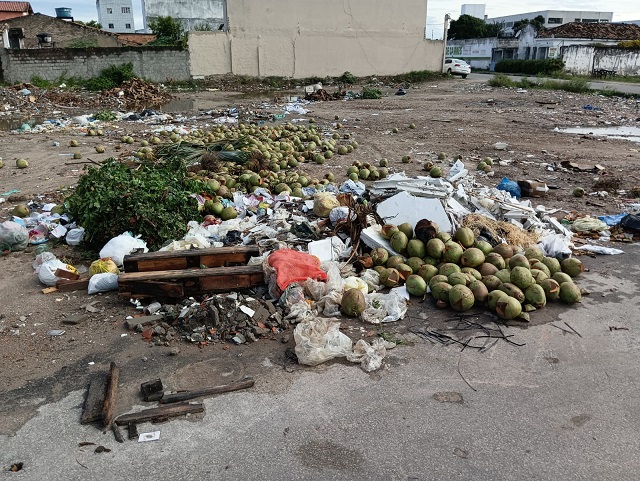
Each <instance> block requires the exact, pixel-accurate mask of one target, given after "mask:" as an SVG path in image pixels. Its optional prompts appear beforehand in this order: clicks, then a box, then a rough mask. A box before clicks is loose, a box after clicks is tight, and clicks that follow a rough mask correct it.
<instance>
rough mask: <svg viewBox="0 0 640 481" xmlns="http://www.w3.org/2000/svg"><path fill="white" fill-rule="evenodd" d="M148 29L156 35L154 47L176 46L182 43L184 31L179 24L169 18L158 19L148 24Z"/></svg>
mask: <svg viewBox="0 0 640 481" xmlns="http://www.w3.org/2000/svg"><path fill="white" fill-rule="evenodd" d="M149 28H150V29H151V31H152V32H153V33H154V34H155V35H156V37H157V38H156V40H155V41H154V42H153V44H154V45H176V44H179V43H181V42H182V37H183V36H184V29H183V28H182V24H181V23H180V22H177V21H175V20H174V19H173V18H172V17H171V16H167V17H158V18H156V19H155V20H152V21H151V22H150V23H149Z"/></svg>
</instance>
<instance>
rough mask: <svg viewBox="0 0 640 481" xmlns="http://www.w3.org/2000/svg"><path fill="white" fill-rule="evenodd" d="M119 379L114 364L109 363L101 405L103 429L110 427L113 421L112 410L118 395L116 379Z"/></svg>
mask: <svg viewBox="0 0 640 481" xmlns="http://www.w3.org/2000/svg"><path fill="white" fill-rule="evenodd" d="M119 377H120V369H118V366H116V363H115V362H112V363H111V366H110V368H109V381H108V383H107V393H106V394H105V397H104V404H103V405H102V423H103V425H104V427H105V428H107V427H109V426H110V425H111V420H112V419H113V410H114V409H115V405H116V396H117V394H118V378H119Z"/></svg>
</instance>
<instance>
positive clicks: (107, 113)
mask: <svg viewBox="0 0 640 481" xmlns="http://www.w3.org/2000/svg"><path fill="white" fill-rule="evenodd" d="M93 118H94V119H96V120H101V121H102V122H111V121H112V120H116V119H117V118H118V117H117V116H116V114H115V112H112V111H111V110H99V111H98V112H96V113H95V114H93Z"/></svg>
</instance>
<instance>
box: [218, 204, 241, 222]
mask: <svg viewBox="0 0 640 481" xmlns="http://www.w3.org/2000/svg"><path fill="white" fill-rule="evenodd" d="M236 217H238V211H237V210H235V209H234V208H233V207H225V208H224V209H222V212H221V213H220V218H221V219H222V220H230V219H235V218H236Z"/></svg>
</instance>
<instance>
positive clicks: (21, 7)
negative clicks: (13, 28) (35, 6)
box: [0, 2, 33, 12]
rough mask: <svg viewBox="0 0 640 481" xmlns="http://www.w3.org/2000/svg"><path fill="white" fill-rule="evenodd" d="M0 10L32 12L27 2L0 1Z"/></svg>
mask: <svg viewBox="0 0 640 481" xmlns="http://www.w3.org/2000/svg"><path fill="white" fill-rule="evenodd" d="M0 12H33V10H31V4H30V3H29V2H0Z"/></svg>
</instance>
